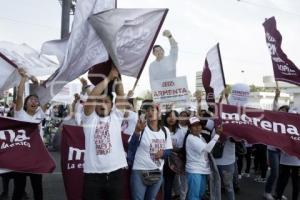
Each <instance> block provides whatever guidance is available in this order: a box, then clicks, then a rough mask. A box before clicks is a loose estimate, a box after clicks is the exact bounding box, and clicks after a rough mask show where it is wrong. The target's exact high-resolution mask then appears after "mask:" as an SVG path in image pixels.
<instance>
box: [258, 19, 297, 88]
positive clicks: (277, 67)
mask: <svg viewBox="0 0 300 200" xmlns="http://www.w3.org/2000/svg"><path fill="white" fill-rule="evenodd" d="M263 26H264V29H265V33H266V42H267V46H268V48H269V51H270V54H271V59H272V64H273V71H274V77H275V80H276V81H284V82H287V83H291V84H295V85H299V86H300V70H299V69H298V68H297V66H296V65H295V64H294V63H293V62H292V61H291V60H290V59H289V58H288V57H287V55H286V54H285V53H284V52H283V50H282V49H281V43H282V36H281V34H280V32H279V31H278V30H277V26H276V20H275V17H271V18H269V19H267V20H266V21H265V22H264V23H263Z"/></svg>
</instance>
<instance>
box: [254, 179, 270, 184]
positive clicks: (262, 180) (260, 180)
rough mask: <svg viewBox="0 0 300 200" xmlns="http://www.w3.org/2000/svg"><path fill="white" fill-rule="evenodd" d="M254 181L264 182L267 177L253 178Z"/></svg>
mask: <svg viewBox="0 0 300 200" xmlns="http://www.w3.org/2000/svg"><path fill="white" fill-rule="evenodd" d="M254 181H255V182H258V183H265V182H267V179H266V178H256V179H254Z"/></svg>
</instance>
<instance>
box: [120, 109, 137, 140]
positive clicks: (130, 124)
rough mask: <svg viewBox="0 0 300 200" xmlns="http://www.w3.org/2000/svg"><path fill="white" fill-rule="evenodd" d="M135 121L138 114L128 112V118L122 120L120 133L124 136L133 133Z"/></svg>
mask: <svg viewBox="0 0 300 200" xmlns="http://www.w3.org/2000/svg"><path fill="white" fill-rule="evenodd" d="M137 121H138V114H137V113H135V112H129V114H128V117H126V118H124V119H123V122H122V132H123V133H124V134H126V135H132V134H133V133H134V130H135V126H136V123H137Z"/></svg>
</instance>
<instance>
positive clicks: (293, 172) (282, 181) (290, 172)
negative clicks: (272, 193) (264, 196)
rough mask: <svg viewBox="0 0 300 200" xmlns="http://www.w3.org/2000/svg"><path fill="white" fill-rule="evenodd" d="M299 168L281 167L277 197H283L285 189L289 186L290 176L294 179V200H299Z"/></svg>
mask: <svg viewBox="0 0 300 200" xmlns="http://www.w3.org/2000/svg"><path fill="white" fill-rule="evenodd" d="M299 169H300V167H299V166H289V165H281V164H280V167H279V177H278V181H277V186H276V196H277V197H279V198H280V197H281V196H282V194H283V192H284V189H285V187H286V186H287V184H288V181H289V178H290V176H291V177H292V185H293V195H292V199H293V200H298V196H299V189H300V184H299Z"/></svg>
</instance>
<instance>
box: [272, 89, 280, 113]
mask: <svg viewBox="0 0 300 200" xmlns="http://www.w3.org/2000/svg"><path fill="white" fill-rule="evenodd" d="M279 97H280V90H279V89H278V88H276V91H275V97H274V100H273V111H277V110H278V99H279Z"/></svg>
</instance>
